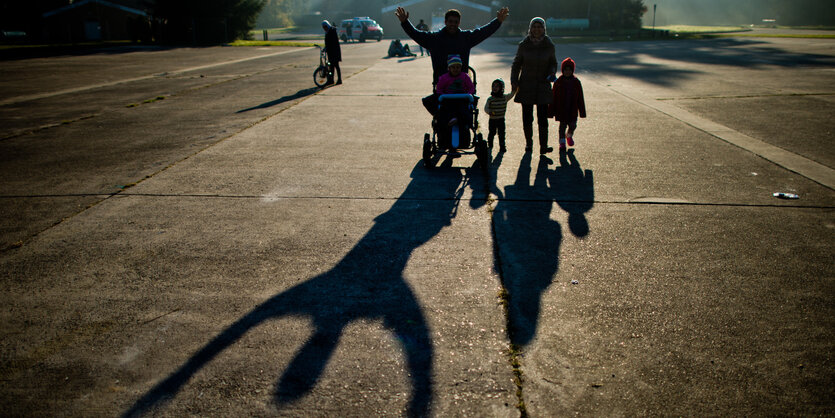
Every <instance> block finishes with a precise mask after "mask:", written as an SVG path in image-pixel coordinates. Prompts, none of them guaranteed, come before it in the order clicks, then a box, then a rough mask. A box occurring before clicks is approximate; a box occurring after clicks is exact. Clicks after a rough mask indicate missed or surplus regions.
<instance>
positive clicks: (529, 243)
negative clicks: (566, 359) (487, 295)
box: [492, 152, 594, 347]
mask: <svg viewBox="0 0 835 418" xmlns="http://www.w3.org/2000/svg"><path fill="white" fill-rule="evenodd" d="M502 157H503V155H502V154H499V156H498V157H497V159H496V160H494V162H493V164H494V167H496V166H498V164H500V163H501V159H502ZM538 158H539V161H538V162H537V165H536V172H535V173H534V178H533V184H530V183H531V181H530V178H531V170H532V159H533V157H532V155H531V154H530V153H527V154H525V156H524V157H523V158H522V161H521V162H520V163H519V169H518V171H517V175H516V180H515V181H514V183H513V184H512V185H510V186H506V187H505V188H504V192H503V193H502V191H501V190H499V189H498V188H497V187H493V188H492V192H493V193H494V194H496V195H497V196H498V200H499V201H498V204H497V205H496V208H495V210H494V212H493V228H494V240H495V250H496V253H497V256H496V262H497V263H500V266H499V267H500V271H501V272H502V284H503V286H504V289H505V291H506V292H507V296H506V298H507V329H508V334H509V337H510V342H511V343H512V344H514V345H517V346H520V347H521V346H525V345H527V344H529V343H530V342H531V341H532V340H533V339H534V337H535V336H536V332H537V326H538V322H539V316H540V310H541V309H540V307H541V301H542V294H543V293H544V292H545V291H546V290H547V289H548V287H549V286H550V285H551V283H552V281H553V278H554V276H555V275H556V273H557V271H558V269H559V262H560V245H561V243H562V239H563V231H562V227H561V226H560V224H559V223H558V222H557V221H555V220H553V219H552V218H551V211H552V209H553V208H554V203H555V202H556V203H557V204H558V205H559V206H560V208H562V209H563V210H565V211H567V212H568V214H569V229H570V231H571V232H572V234H574V235H576V236H578V237H585V236H586V235H588V233H589V226H588V222H587V220H586V218H585V213H586V212H587V211H588V210H590V209H591V207H592V205H593V204H594V180H593V176H592V172H591V170H586V171H585V172H584V171H583V170H582V169H581V168H580V164H579V162H577V159H576V158H575V157H574V154H573V152H569V154H561V155H560V165H559V166H558V167H556V168H555V169H554V170H551V169H550V165H551V164H552V163H553V161H552V160H551V159H549V158H548V157H545V156H540V157H538ZM493 178H495V176H494V177H493Z"/></svg>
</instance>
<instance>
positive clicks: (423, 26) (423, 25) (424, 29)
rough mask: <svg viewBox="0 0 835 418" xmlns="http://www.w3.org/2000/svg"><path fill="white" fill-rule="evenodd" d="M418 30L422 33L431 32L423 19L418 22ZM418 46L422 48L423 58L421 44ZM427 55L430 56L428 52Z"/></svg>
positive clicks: (421, 50)
mask: <svg viewBox="0 0 835 418" xmlns="http://www.w3.org/2000/svg"><path fill="white" fill-rule="evenodd" d="M416 28H417V30H419V31H422V32H429V26H427V25H426V23H424V21H423V19H420V22H418V24H417V26H416ZM418 46H419V47H420V56H421V57H422V56H423V47H422V46H420V44H418ZM426 54H427V55H428V54H429V51H426Z"/></svg>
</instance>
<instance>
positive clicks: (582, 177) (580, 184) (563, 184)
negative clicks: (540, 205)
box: [550, 149, 594, 238]
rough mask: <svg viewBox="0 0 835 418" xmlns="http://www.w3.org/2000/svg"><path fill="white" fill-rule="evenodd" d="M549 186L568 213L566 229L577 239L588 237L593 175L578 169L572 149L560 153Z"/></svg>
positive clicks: (578, 165)
mask: <svg viewBox="0 0 835 418" xmlns="http://www.w3.org/2000/svg"><path fill="white" fill-rule="evenodd" d="M550 184H551V190H553V191H554V198H555V199H556V201H557V204H558V205H560V207H561V208H562V210H564V211H566V212H568V229H569V230H570V231H571V233H572V234H573V235H574V236H576V237H579V238H583V237H585V236H586V235H588V234H589V223H588V221H587V220H586V212H588V211H589V210H591V208H592V207H593V206H594V173H593V172H592V171H591V170H583V169H582V168H581V167H580V163H579V162H577V158H576V157H575V156H574V150H573V149H570V150H568V152H566V153H560V165H559V167H557V168H555V169H554V175H553V177H552V178H551V181H550Z"/></svg>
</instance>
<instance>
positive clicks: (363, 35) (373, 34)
mask: <svg viewBox="0 0 835 418" xmlns="http://www.w3.org/2000/svg"><path fill="white" fill-rule="evenodd" d="M348 28H350V29H351V36H348ZM363 28H365V30H363ZM339 39H342V42H348V40H349V39H353V40H357V41H360V42H365V40H366V39H376V40H377V42H380V41H382V40H383V27H382V26H380V24H379V23H377V22H376V21H375V20H374V19H372V18H370V17H355V18H353V19H345V20H343V21H342V23H340V24H339Z"/></svg>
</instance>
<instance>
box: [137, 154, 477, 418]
mask: <svg viewBox="0 0 835 418" xmlns="http://www.w3.org/2000/svg"><path fill="white" fill-rule="evenodd" d="M449 161H451V160H448V161H445V162H444V163H445V164H442V165H441V167H437V168H435V169H433V170H426V169H424V168H423V167H422V164H420V163H419V164H418V165H417V166H416V167H415V168H414V169H413V170H412V180H411V182H410V183H409V185H408V186H407V187H406V190H405V191H404V192H403V194H402V195H401V196H400V197H399V198H398V199H397V200H396V201H395V203H394V204H393V205H392V207H391V208H390V209H389V210H388V211H387V212H385V213H383V214H381V215H379V216H378V217H377V218H376V219H375V223H374V225H373V226H372V227H371V229H370V230H369V231H368V233H366V234H365V236H363V237H362V238H361V239H360V240H359V242H357V244H356V245H355V246H354V247H353V248H351V250H350V251H349V252H348V253H347V254H346V255H345V257H344V258H342V260H340V261H339V263H337V264H336V265H335V266H334V267H333V268H332V269H331V270H329V271H328V272H326V273H323V274H321V275H319V276H316V277H313V278H311V279H309V280H307V281H305V282H304V283H301V284H299V285H297V286H295V287H293V288H290V289H288V290H286V291H284V292H282V293H280V294H277V295H275V296H273V297H272V298H270V299H269V300H267V301H265V302H264V303H262V304H260V305H258V306H256V307H255V308H254V309H252V310H251V311H250V312H249V313H247V314H246V315H244V316H243V317H241V318H240V319H238V320H237V321H235V322H234V323H233V324H231V325H229V326H228V327H227V328H226V329H225V330H223V331H222V332H221V333H220V334H218V335H217V336H215V337H214V338H213V339H212V340H211V341H209V342H208V343H207V344H206V345H205V346H203V347H202V348H201V349H200V350H198V351H197V352H196V353H194V354H193V355H192V356H191V357H190V358H189V359H188V360H187V361H186V362H185V364H183V365H182V366H180V368H179V369H177V370H176V371H174V372H173V373H172V374H171V375H169V376H168V377H167V378H165V379H164V380H163V381H161V382H159V383H158V384H157V385H156V386H154V387H153V388H152V389H151V390H149V391H148V392H147V393H146V394H145V395H144V396H142V398H140V399H139V400H137V401H136V403H135V404H134V405H133V406H132V407H131V408H130V409H129V410H128V411H127V412H125V414H124V416H138V415H142V414H144V413H148V412H151V411H153V410H154V409H155V408H157V407H159V406H161V405H163V404H164V403H165V402H167V401H168V400H169V399H171V398H172V397H174V396H176V394H177V392H179V391H180V389H181V388H182V387H183V386H184V385H185V384H186V383H188V381H189V380H190V379H191V377H192V376H194V374H195V373H197V372H198V371H199V370H200V369H202V368H203V367H204V366H206V365H207V363H209V362H210V361H211V360H212V359H214V358H215V357H216V356H217V355H218V354H220V353H221V352H222V351H224V350H225V349H227V348H229V347H230V346H231V345H232V344H234V343H235V342H236V341H238V340H239V339H240V338H241V337H242V336H243V335H244V334H246V333H247V332H249V331H251V330H253V329H254V328H255V327H257V326H258V325H261V324H262V323H264V322H266V321H268V320H274V319H278V318H282V317H297V316H305V317H309V318H310V319H312V322H313V327H314V328H315V330H314V332H313V335H312V336H311V337H310V339H308V340H307V342H305V343H304V345H303V346H302V347H301V348H300V349H299V350H298V352H297V353H296V355H295V357H294V358H293V359H292V361H291V362H290V364H289V365H288V367H287V368H286V369H285V371H284V373H283V374H282V375H281V377H280V378H279V380H278V383H277V385H276V389H275V392H274V398H275V402H276V403H277V404H278V406H279V407H280V406H281V405H283V404H287V403H290V402H292V401H294V400H296V399H299V398H301V397H302V396H304V395H305V394H306V393H308V392H309V391H310V390H311V389H312V388H313V387H314V386H315V385H316V382H317V381H318V380H319V377H320V376H321V374H322V372H323V370H324V368H325V366H326V365H327V363H328V361H329V359H330V357H331V355H332V354H333V352H334V350H335V348H336V346H337V344H338V342H339V338H340V335H341V333H342V331H343V330H344V329H345V327H346V326H347V325H348V324H349V323H351V322H353V321H357V320H359V319H363V318H370V319H382V320H383V324H384V326H385V327H386V328H388V329H389V330H391V332H393V333H394V334H395V335H396V336H397V338H398V340H399V341H400V344H401V347H402V349H403V350H404V351H405V353H406V359H407V365H408V369H409V378H410V379H411V386H412V388H413V393H412V397H411V399H410V402H409V405H408V414H409V415H411V416H424V415H428V414H429V412H430V401H431V398H432V380H431V376H432V355H433V354H432V341H431V339H430V334H429V330H428V328H427V324H426V319H425V318H424V316H423V312H422V310H421V307H420V305H419V303H418V301H417V299H416V298H415V295H414V294H413V293H412V290H411V289H410V287H409V285H408V284H407V283H406V281H405V279H404V277H403V270H404V268H405V267H406V263H407V262H408V260H409V257H410V255H411V253H412V251H414V250H415V249H416V248H418V247H420V246H421V245H423V244H424V243H426V242H427V241H429V240H430V239H431V238H432V237H434V236H435V235H436V234H438V233H439V232H440V231H441V229H442V228H444V227H445V226H447V225H450V223H451V219H452V218H453V217H454V216H455V213H456V209H457V206H458V199H459V198H460V196H461V193H460V192H459V190H460V189H461V188H463V187H465V186H462V183H463V182H462V180H463V179H464V176H463V174H462V171H461V170H460V169H452V168H449V164H447V163H448V162H449ZM444 165H446V167H444ZM471 170H474V169H469V171H471ZM427 196H431V197H434V196H440V197H439V198H427Z"/></svg>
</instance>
